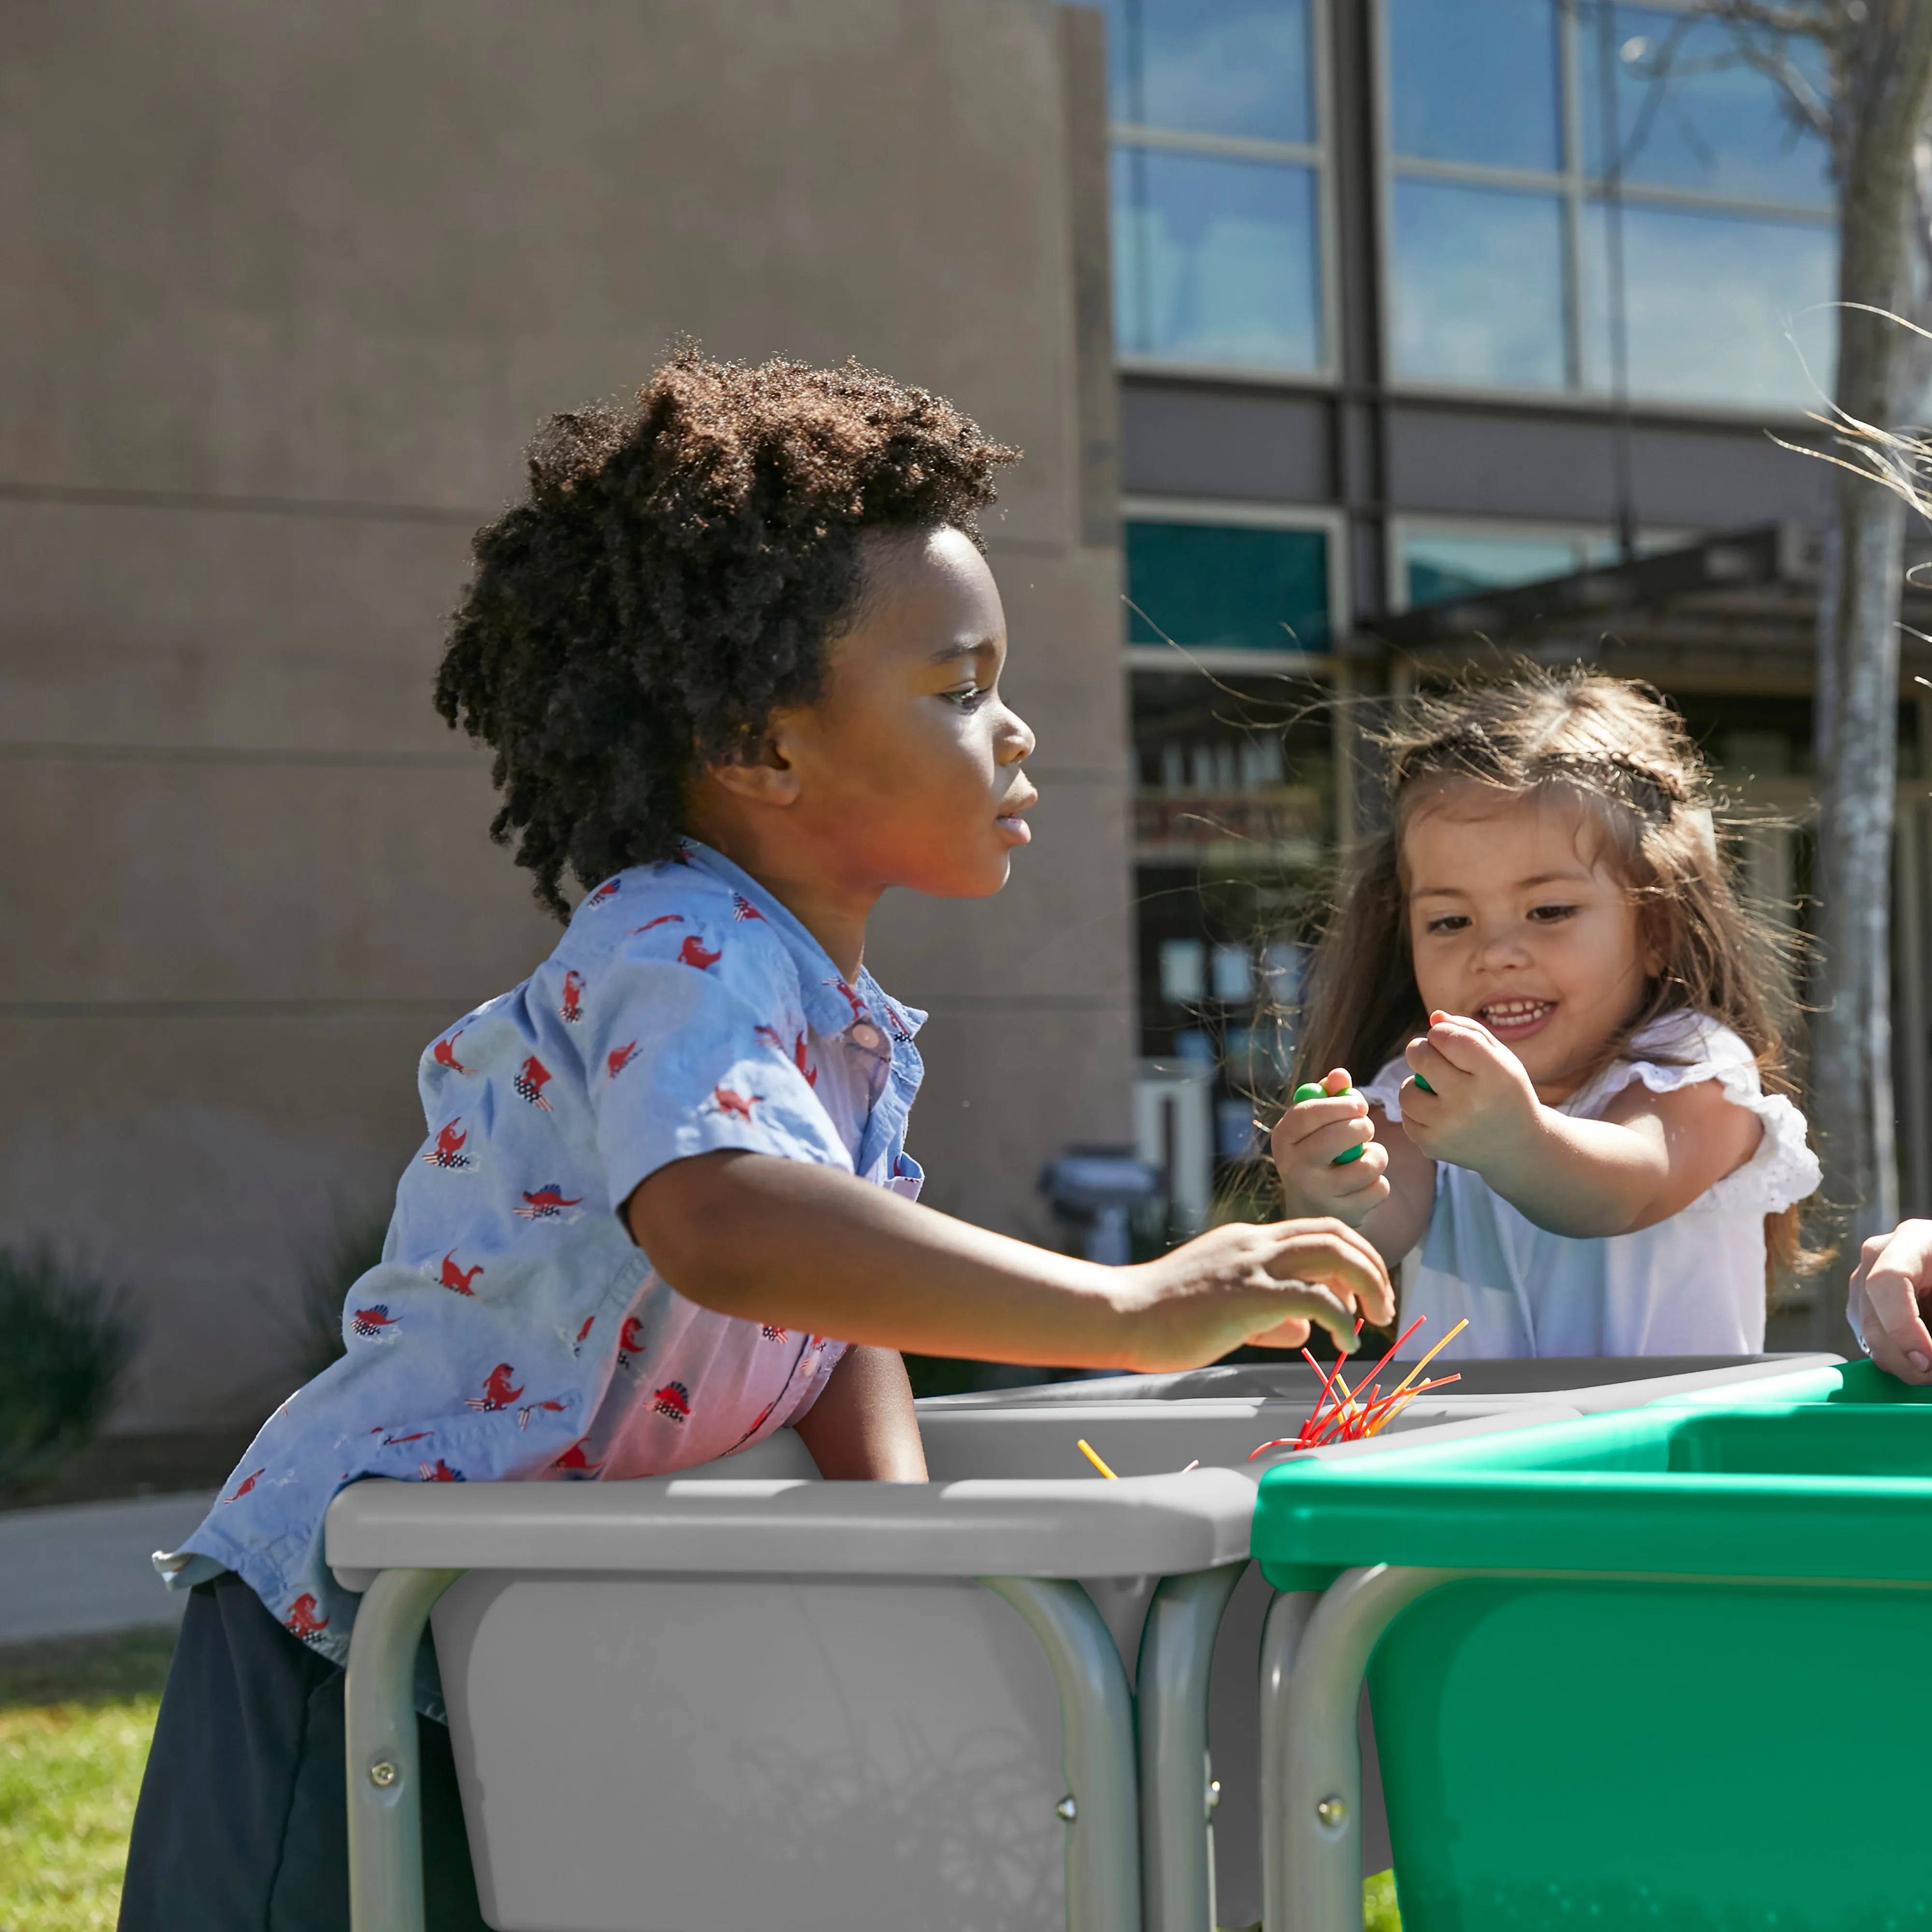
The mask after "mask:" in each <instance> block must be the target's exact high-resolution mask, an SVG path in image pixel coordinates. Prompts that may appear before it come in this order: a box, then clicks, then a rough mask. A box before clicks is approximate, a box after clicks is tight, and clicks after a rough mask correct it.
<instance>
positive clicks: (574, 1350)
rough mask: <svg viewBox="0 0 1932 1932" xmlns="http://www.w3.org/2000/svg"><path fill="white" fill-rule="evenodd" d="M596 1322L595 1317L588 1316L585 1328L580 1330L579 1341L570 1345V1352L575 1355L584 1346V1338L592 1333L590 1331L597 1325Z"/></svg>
mask: <svg viewBox="0 0 1932 1932" xmlns="http://www.w3.org/2000/svg"><path fill="white" fill-rule="evenodd" d="M596 1320H597V1318H596V1316H594V1315H586V1316H585V1317H584V1318H583V1327H582V1328H580V1329H578V1330H577V1340H575V1341H574V1342H573V1343H571V1345H570V1352H571V1354H572V1355H575V1354H576V1353H577V1352H578V1351H579V1350H580V1349H581V1348H582V1347H583V1338H584V1337H585V1336H586V1335H587V1334H589V1333H590V1331H591V1329H592V1327H593V1326H594V1325H595V1322H596Z"/></svg>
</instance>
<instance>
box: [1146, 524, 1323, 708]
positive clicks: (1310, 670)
mask: <svg viewBox="0 0 1932 1932" xmlns="http://www.w3.org/2000/svg"><path fill="white" fill-rule="evenodd" d="M1129 523H1199V524H1203V525H1206V526H1210V527H1212V528H1216V529H1250V530H1303V531H1307V530H1319V531H1320V532H1322V535H1325V537H1326V538H1328V636H1329V646H1330V647H1329V648H1328V649H1326V650H1319V651H1296V650H1187V647H1186V646H1181V648H1182V649H1184V650H1187V655H1185V656H1184V657H1180V658H1177V657H1176V655H1175V652H1174V651H1173V650H1172V649H1169V646H1167V645H1166V644H1130V643H1126V642H1125V641H1123V642H1122V643H1121V655H1122V656H1123V658H1124V661H1125V666H1126V668H1127V670H1130V671H1136V670H1151V671H1167V672H1171V673H1175V674H1176V675H1180V676H1191V675H1193V673H1196V672H1198V671H1203V670H1205V671H1211V672H1215V673H1229V672H1235V671H1240V670H1256V671H1264V672H1268V671H1283V670H1300V671H1301V672H1302V673H1304V675H1306V676H1310V677H1313V678H1323V677H1326V676H1329V675H1331V673H1332V670H1333V668H1334V661H1335V653H1334V644H1335V643H1336V642H1337V640H1340V639H1341V638H1343V637H1346V635H1347V634H1348V625H1349V616H1350V610H1349V517H1348V513H1347V512H1346V511H1345V510H1343V509H1341V508H1339V507H1334V508H1331V507H1329V506H1328V505H1322V504H1316V503H1260V502H1253V501H1252V500H1250V501H1242V500H1240V499H1230V498H1224V497H1218V496H1141V495H1134V494H1130V495H1127V496H1123V497H1122V498H1121V524H1122V526H1123V541H1122V544H1121V577H1122V583H1123V588H1122V592H1121V595H1122V596H1123V598H1125V597H1127V595H1130V594H1131V591H1130V589H1129V588H1128V587H1127V585H1126V583H1125V579H1126V575H1127V562H1126V558H1127V547H1126V543H1125V540H1124V526H1126V525H1127V524H1129ZM1122 628H1123V629H1125V628H1126V626H1125V625H1122Z"/></svg>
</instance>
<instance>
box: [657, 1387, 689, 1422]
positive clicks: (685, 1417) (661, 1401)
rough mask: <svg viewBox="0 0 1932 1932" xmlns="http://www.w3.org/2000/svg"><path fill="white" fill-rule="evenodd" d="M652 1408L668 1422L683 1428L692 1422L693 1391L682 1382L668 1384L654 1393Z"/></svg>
mask: <svg viewBox="0 0 1932 1932" xmlns="http://www.w3.org/2000/svg"><path fill="white" fill-rule="evenodd" d="M651 1407H652V1409H654V1410H655V1412H657V1413H658V1415H661V1416H662V1417H663V1418H664V1420H665V1421H667V1422H675V1423H676V1424H677V1425H678V1426H679V1427H680V1428H682V1427H683V1426H684V1424H685V1423H687V1422H688V1421H690V1420H691V1391H690V1390H688V1388H685V1385H683V1383H682V1382H666V1383H665V1384H664V1387H663V1388H661V1389H657V1390H654V1391H652V1395H651Z"/></svg>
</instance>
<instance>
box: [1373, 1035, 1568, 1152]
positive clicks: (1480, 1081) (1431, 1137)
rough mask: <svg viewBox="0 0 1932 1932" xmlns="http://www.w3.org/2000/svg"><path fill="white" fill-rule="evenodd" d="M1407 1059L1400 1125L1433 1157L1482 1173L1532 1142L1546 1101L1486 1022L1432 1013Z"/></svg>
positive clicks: (1517, 1060)
mask: <svg viewBox="0 0 1932 1932" xmlns="http://www.w3.org/2000/svg"><path fill="white" fill-rule="evenodd" d="M1404 1057H1405V1058H1406V1059H1407V1061H1408V1062H1409V1070H1410V1075H1411V1077H1410V1078H1409V1079H1407V1080H1405V1081H1404V1082H1403V1084H1402V1125H1403V1132H1404V1133H1406V1134H1407V1135H1408V1136H1409V1139H1411V1140H1412V1141H1413V1142H1415V1145H1417V1146H1418V1148H1421V1150H1422V1151H1423V1152H1424V1154H1427V1155H1428V1156H1429V1157H1430V1159H1431V1160H1446V1161H1448V1162H1450V1163H1451V1164H1452V1165H1454V1166H1457V1167H1466V1168H1472V1169H1475V1171H1476V1172H1478V1173H1481V1172H1483V1171H1484V1169H1487V1168H1488V1167H1490V1166H1502V1165H1507V1164H1508V1163H1511V1161H1513V1160H1516V1159H1517V1158H1518V1157H1520V1155H1521V1154H1523V1153H1524V1152H1525V1151H1527V1149H1528V1148H1529V1145H1530V1143H1531V1142H1533V1141H1534V1140H1535V1137H1536V1130H1537V1125H1538V1118H1539V1116H1540V1115H1541V1112H1542V1103H1541V1101H1539V1100H1538V1099H1537V1097H1536V1089H1535V1087H1534V1086H1532V1085H1531V1083H1530V1078H1529V1072H1528V1070H1526V1068H1525V1067H1524V1066H1523V1062H1522V1061H1520V1060H1519V1059H1517V1057H1516V1055H1514V1054H1513V1053H1512V1052H1511V1051H1510V1050H1509V1049H1508V1047H1506V1046H1504V1044H1503V1043H1502V1041H1501V1040H1499V1039H1497V1037H1496V1035H1495V1034H1493V1033H1492V1032H1490V1030H1489V1028H1487V1027H1486V1026H1484V1025H1483V1023H1482V1022H1481V1020H1474V1019H1462V1018H1460V1016H1457V1015H1455V1014H1452V1013H1431V1014H1430V1016H1429V1031H1428V1032H1427V1033H1426V1034H1423V1035H1421V1037H1419V1038H1418V1039H1415V1040H1411V1041H1410V1042H1409V1047H1408V1050H1407V1052H1406V1055H1405V1056H1404ZM1424 1081H1427V1082H1428V1085H1427V1086H1424V1085H1423V1084H1422V1082H1424Z"/></svg>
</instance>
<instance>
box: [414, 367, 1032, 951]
mask: <svg viewBox="0 0 1932 1932" xmlns="http://www.w3.org/2000/svg"><path fill="white" fill-rule="evenodd" d="M1018 456H1019V452H1018V451H1017V450H1013V449H1007V448H1006V447H1004V446H1003V445H1001V444H999V443H992V442H989V440H987V439H986V437H985V436H983V434H981V433H980V428H979V426H978V425H977V424H976V423H974V422H971V421H970V420H969V419H968V418H967V417H965V416H962V414H961V413H960V412H959V410H956V409H955V408H954V407H953V405H952V404H950V403H949V402H947V401H946V400H945V399H944V398H943V397H941V396H936V395H932V394H931V393H930V392H928V391H926V390H924V389H911V388H909V387H907V386H904V384H901V383H895V382H894V381H893V380H892V379H891V378H890V377H886V376H882V375H880V374H878V373H877V371H875V370H871V369H868V368H864V367H862V365H860V364H859V363H858V362H847V363H846V364H845V365H844V367H843V368H838V369H814V368H809V367H808V366H807V365H805V364H804V363H802V362H786V361H783V360H773V361H772V362H766V363H764V364H763V365H761V366H760V367H758V368H747V367H746V366H745V365H743V364H742V363H733V362H714V361H712V360H711V359H709V357H706V356H704V355H703V354H701V353H700V352H699V351H698V350H697V349H696V348H695V347H685V348H683V349H681V350H679V352H678V353H676V355H675V356H673V358H672V359H671V360H670V362H667V363H666V364H665V365H664V367H663V368H661V369H659V370H658V371H657V372H656V374H655V375H653V376H652V378H651V380H649V382H648V383H646V385H645V386H644V387H643V389H640V391H638V392H637V400H636V401H635V403H634V404H633V405H632V406H631V407H630V408H628V409H619V408H614V407H595V408H591V409H584V410H573V411H571V412H570V413H568V414H566V415H563V416H553V417H552V418H551V419H550V422H548V423H547V424H546V425H544V428H543V430H542V431H541V433H540V434H539V435H538V438H537V440H536V441H535V443H533V444H532V446H531V448H530V452H529V495H528V496H527V497H526V499H525V500H524V501H523V502H520V503H518V504H517V505H514V507H512V508H510V509H508V510H507V511H505V512H504V514H502V516H500V517H498V518H497V519H496V521H495V522H494V523H490V524H487V525H486V526H484V528H483V529H481V530H479V531H478V532H477V535H476V540H475V556H476V565H477V568H476V574H475V578H474V579H473V580H472V583H471V584H470V586H469V590H468V592H467V593H466V595H465V596H464V598H463V602H462V604H461V605H460V607H458V610H457V612H456V614H455V618H454V619H452V624H451V628H450V634H449V645H448V648H447V649H446V651H445V652H444V654H443V664H442V667H441V669H440V671H439V672H438V673H437V682H436V706H437V710H438V711H439V712H441V713H442V715H443V719H444V721H446V723H448V724H449V725H451V726H452V727H456V726H458V724H460V725H461V727H463V729H465V730H467V731H468V732H469V734H470V736H472V737H475V738H480V739H483V740H484V742H487V744H489V745H491V746H492V747H493V748H494V750H495V751H496V762H495V765H494V768H493V778H494V779H495V782H496V787H497V789H498V790H499V791H500V792H501V793H502V808H501V809H500V810H499V811H498V812H497V814H496V818H495V820H493V823H491V826H490V836H491V837H492V838H494V839H496V841H497V842H498V843H499V844H508V843H509V842H510V841H511V838H512V837H513V836H514V838H516V841H517V863H518V864H519V865H525V866H527V867H528V868H529V870H530V871H532V872H533V873H534V874H535V875H536V888H535V890H536V896H537V898H538V900H539V901H541V904H543V905H544V906H545V907H547V909H548V910H550V911H551V912H553V913H555V914H556V916H557V917H558V918H559V919H562V918H565V917H567V916H568V910H569V908H568V901H566V900H565V897H564V895H563V892H562V880H563V875H564V874H565V871H566V870H567V871H569V872H571V873H573V874H574V875H575V876H576V877H577V879H578V880H580V881H581V882H582V883H584V884H586V885H589V884H592V883H595V882H596V881H597V880H600V879H603V878H607V877H609V876H610V874H611V873H613V872H615V871H620V870H621V869H622V868H623V867H625V866H626V865H640V864H643V863H646V862H649V861H650V860H652V859H662V858H665V857H667V856H669V855H670V853H671V852H672V850H673V849H674V847H675V844H676V838H677V835H678V833H679V831H680V829H682V822H683V817H684V810H685V787H686V786H687V784H688V781H689V780H690V778H691V775H693V773H694V772H695V771H696V769H697V768H698V767H699V766H700V764H702V763H706V762H708V761H710V760H718V759H724V758H729V757H733V756H735V755H738V754H742V752H743V751H745V749H746V748H748V746H750V745H754V744H755V743H756V742H757V739H759V737H760V735H761V734H762V733H763V730H764V729H765V727H766V724H767V722H768V721H769V718H770V717H771V715H772V712H774V711H776V710H779V709H790V708H791V707H794V706H800V705H807V704H810V703H813V702H814V700H816V699H817V697H818V695H819V694H820V687H821V684H822V682H823V676H824V673H825V664H826V650H827V646H829V643H830V642H831V640H832V639H833V638H835V637H837V636H838V634H840V632H841V631H842V630H844V628H846V627H847V625H849V624H850V622H852V621H853V619H854V617H855V616H856V614H857V611H858V607H859V599H860V597H861V595H862V592H863V589H864V582H863V577H862V568H861V559H860V538H861V537H862V535H863V534H864V533H865V532H866V531H868V530H884V529H932V528H934V527H935V526H938V525H940V524H942V523H950V524H953V525H956V526H958V527H959V529H963V530H964V531H965V532H967V534H968V535H970V536H971V537H972V538H974V541H976V542H977V541H979V532H978V530H977V527H976V525H975V521H974V518H975V514H976V512H977V511H980V510H982V509H983V508H986V505H989V503H991V502H992V501H993V499H994V495H995V491H994V488H993V476H994V472H995V471H996V470H997V469H999V468H1000V466H1001V465H1003V464H1004V463H1011V462H1013V461H1015V460H1016V459H1017V458H1018Z"/></svg>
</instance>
